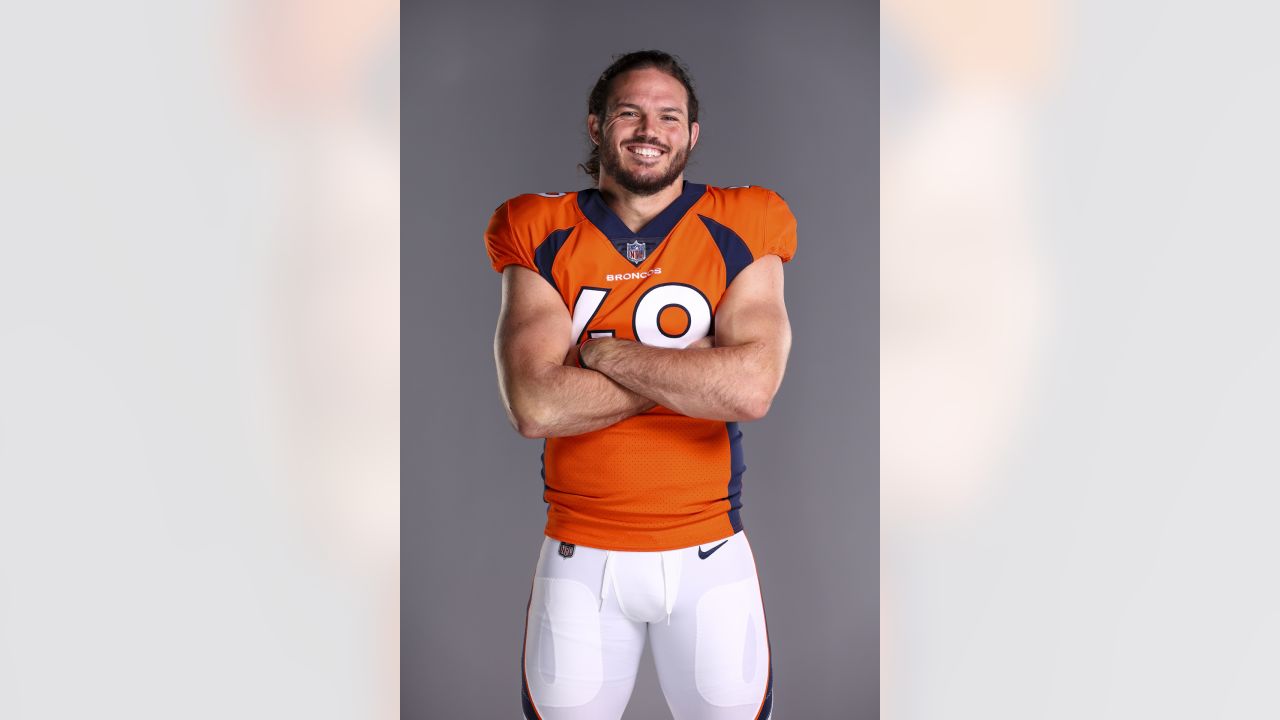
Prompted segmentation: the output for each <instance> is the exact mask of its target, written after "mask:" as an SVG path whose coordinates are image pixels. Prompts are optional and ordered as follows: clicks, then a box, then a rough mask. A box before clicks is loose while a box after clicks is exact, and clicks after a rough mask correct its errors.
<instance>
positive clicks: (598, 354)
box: [583, 338, 785, 420]
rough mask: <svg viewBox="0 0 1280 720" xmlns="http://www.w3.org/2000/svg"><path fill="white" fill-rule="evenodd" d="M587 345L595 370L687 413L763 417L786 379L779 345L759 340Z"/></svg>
mask: <svg viewBox="0 0 1280 720" xmlns="http://www.w3.org/2000/svg"><path fill="white" fill-rule="evenodd" d="M583 351H584V353H586V356H585V359H586V360H587V361H588V362H587V364H588V365H589V366H590V367H591V368H592V369H593V370H599V371H600V372H601V373H603V374H604V375H607V376H608V377H609V378H610V379H612V380H614V381H615V382H617V383H618V384H619V385H621V386H623V387H624V388H626V389H628V390H630V391H632V392H634V393H636V394H638V395H641V396H643V397H648V398H652V399H653V400H654V401H655V402H657V403H658V404H659V405H662V406H664V407H667V408H670V409H672V410H674V411H675V412H678V413H680V414H681V415H688V416H690V417H698V418H706V419H710V420H757V419H759V418H761V417H763V416H764V414H765V413H766V412H768V409H769V405H770V403H771V402H772V401H773V396H774V394H775V393H776V392H777V390H778V384H779V383H780V382H781V379H782V368H781V367H780V360H779V358H777V357H776V355H777V351H776V350H775V349H771V348H770V347H769V346H768V345H766V344H764V343H758V342H757V343H746V344H743V345H735V346H731V347H718V348H705V349H684V350H672V349H667V348H655V347H650V346H647V345H642V344H640V343H637V342H631V341H627V340H617V339H611V338H610V339H601V340H593V341H591V342H589V343H588V344H587V346H586V347H584V350H583ZM784 359H785V358H783V360H784Z"/></svg>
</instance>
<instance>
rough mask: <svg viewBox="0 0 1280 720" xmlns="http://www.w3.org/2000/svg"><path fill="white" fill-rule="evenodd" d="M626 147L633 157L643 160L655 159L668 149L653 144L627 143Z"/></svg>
mask: <svg viewBox="0 0 1280 720" xmlns="http://www.w3.org/2000/svg"><path fill="white" fill-rule="evenodd" d="M625 149H626V150H627V152H628V153H630V154H631V156H632V157H637V158H640V159H642V160H654V159H656V158H660V157H662V156H663V155H665V154H666V151H665V150H663V149H661V148H658V147H654V146H653V145H627V146H625Z"/></svg>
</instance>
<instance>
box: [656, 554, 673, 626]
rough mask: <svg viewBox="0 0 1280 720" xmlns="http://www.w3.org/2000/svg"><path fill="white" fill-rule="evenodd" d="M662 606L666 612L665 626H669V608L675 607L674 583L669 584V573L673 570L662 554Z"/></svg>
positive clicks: (665, 555)
mask: <svg viewBox="0 0 1280 720" xmlns="http://www.w3.org/2000/svg"><path fill="white" fill-rule="evenodd" d="M659 557H661V558H662V604H663V607H665V608H666V610H667V625H670V624H671V608H673V607H675V603H676V595H675V588H674V587H673V585H675V583H673V582H671V571H672V570H673V569H674V568H672V567H671V566H670V565H669V564H668V563H667V553H665V552H664V553H662V554H661V555H660V556H659Z"/></svg>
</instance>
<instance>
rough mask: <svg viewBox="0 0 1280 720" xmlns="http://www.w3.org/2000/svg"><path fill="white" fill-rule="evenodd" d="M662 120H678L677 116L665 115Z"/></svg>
mask: <svg viewBox="0 0 1280 720" xmlns="http://www.w3.org/2000/svg"><path fill="white" fill-rule="evenodd" d="M662 119H663V120H666V121H667V122H675V121H676V120H677V119H678V118H677V117H676V116H675V115H663V116H662Z"/></svg>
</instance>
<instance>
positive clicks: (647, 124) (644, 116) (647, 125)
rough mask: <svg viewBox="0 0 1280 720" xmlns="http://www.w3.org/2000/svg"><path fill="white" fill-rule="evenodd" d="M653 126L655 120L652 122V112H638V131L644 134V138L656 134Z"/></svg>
mask: <svg viewBox="0 0 1280 720" xmlns="http://www.w3.org/2000/svg"><path fill="white" fill-rule="evenodd" d="M655 126H656V124H655V122H654V118H653V115H652V114H650V113H647V112H646V113H640V128H639V129H640V133H641V134H642V135H644V136H645V137H646V138H651V137H654V136H655V135H656V131H655V129H654V128H655Z"/></svg>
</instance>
